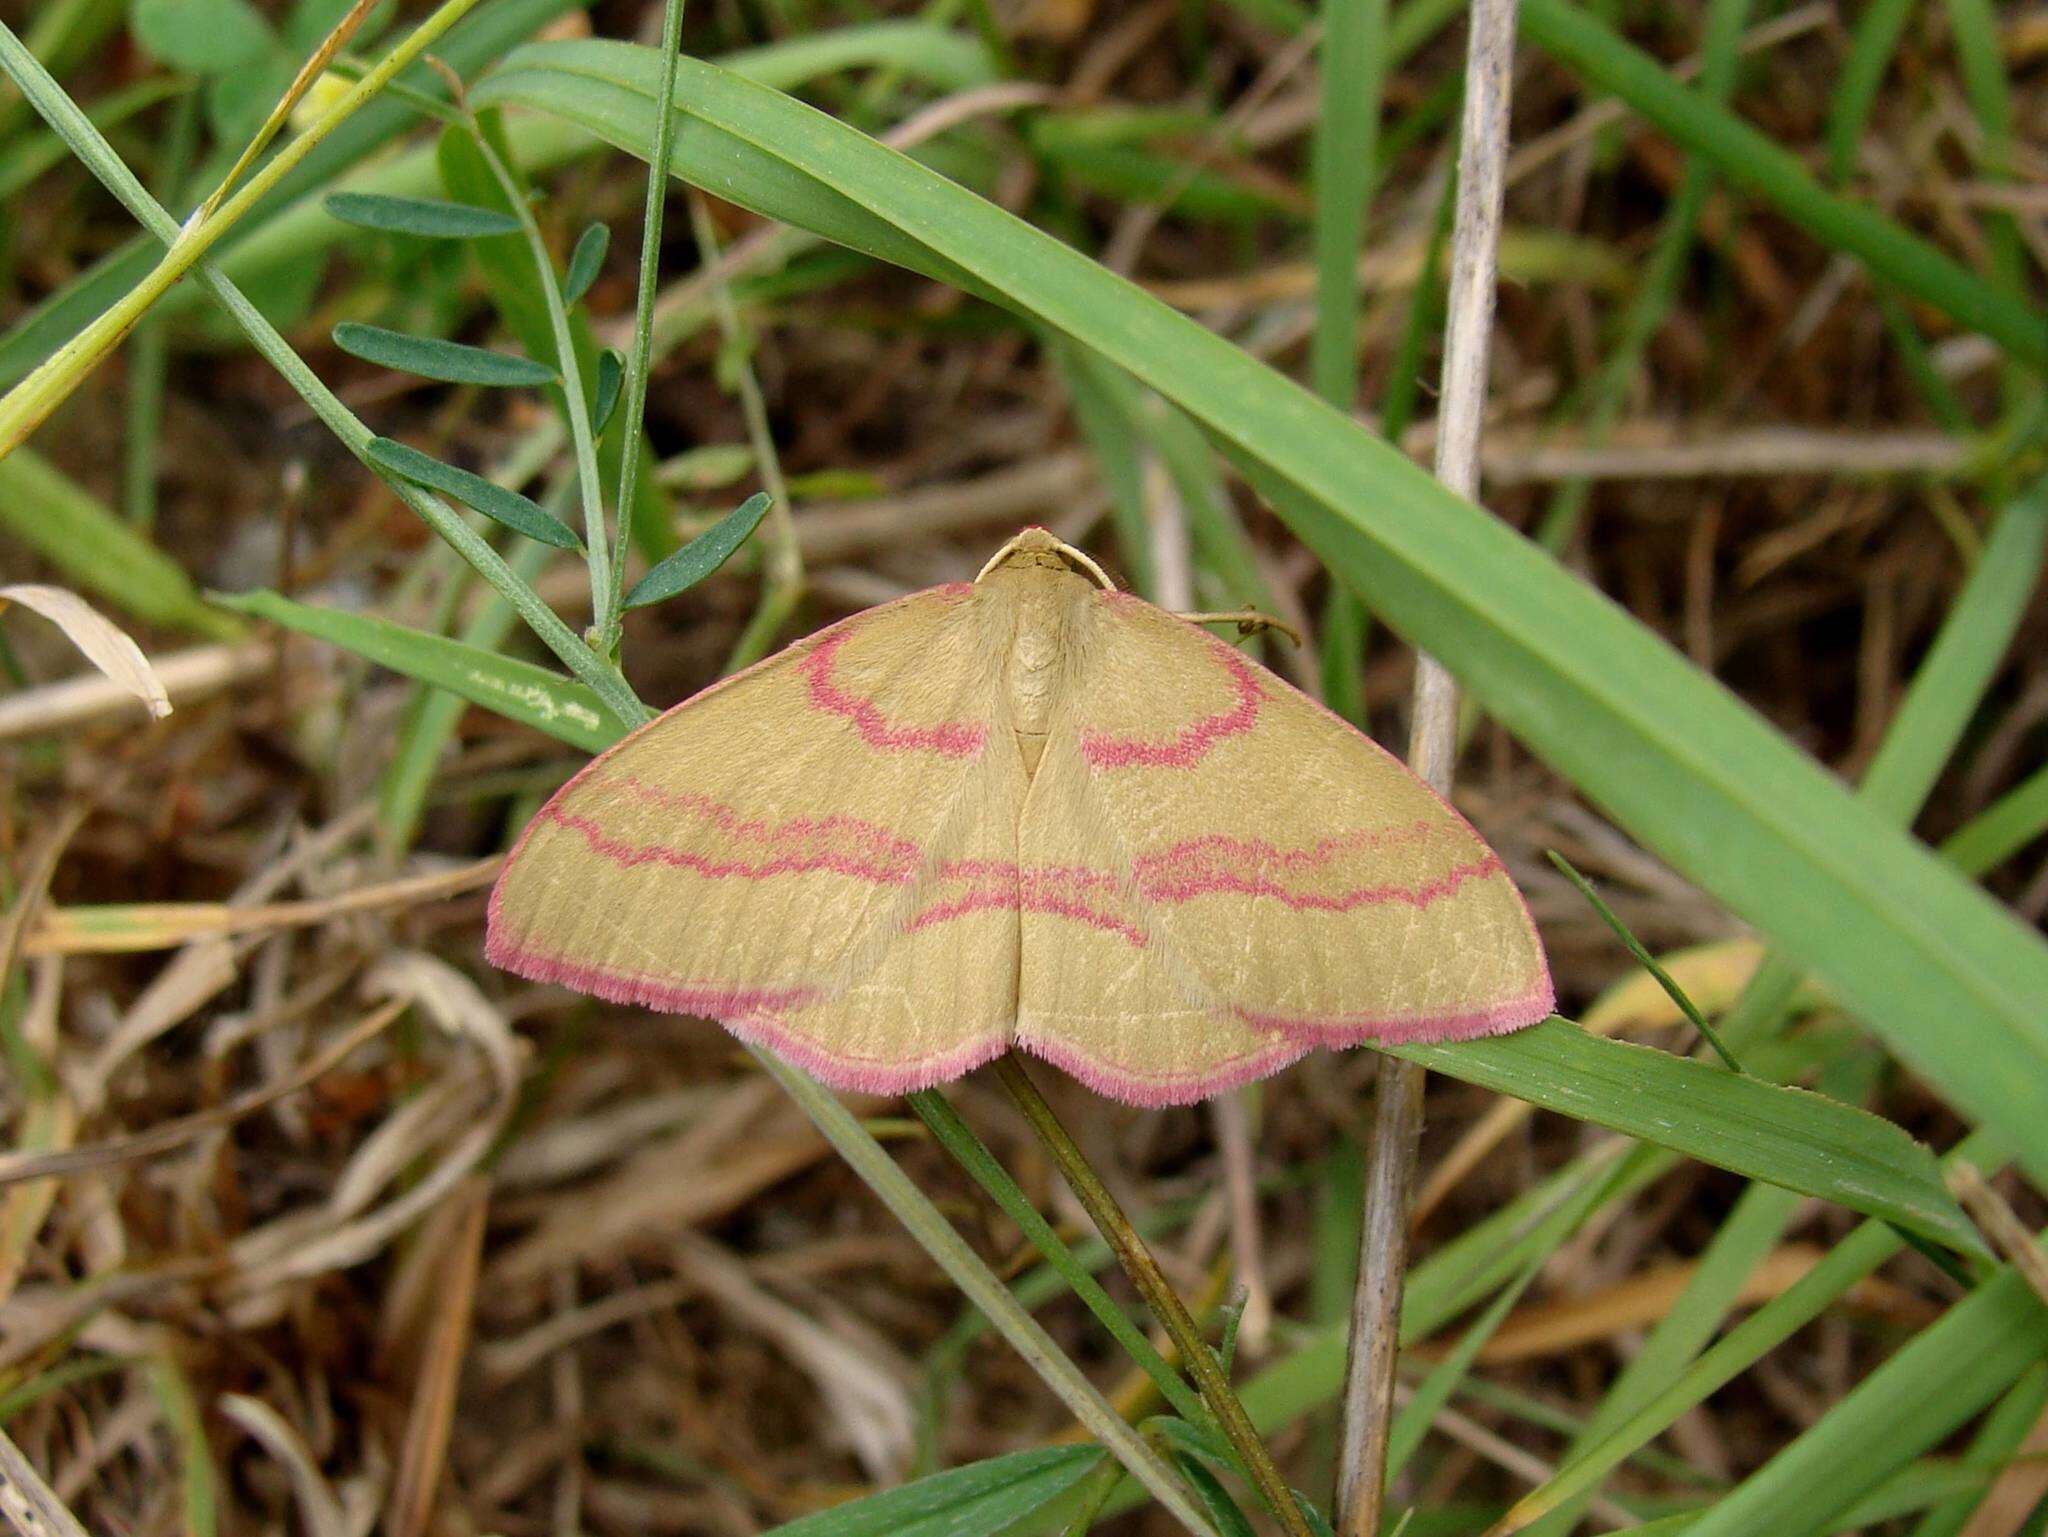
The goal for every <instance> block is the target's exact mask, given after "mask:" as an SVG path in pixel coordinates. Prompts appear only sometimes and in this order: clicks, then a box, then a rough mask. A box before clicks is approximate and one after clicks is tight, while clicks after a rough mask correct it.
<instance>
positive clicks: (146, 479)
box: [121, 92, 199, 529]
mask: <svg viewBox="0 0 2048 1537" xmlns="http://www.w3.org/2000/svg"><path fill="white" fill-rule="evenodd" d="M198 142H199V97H198V95H197V93H196V92H187V93H186V94H185V95H183V96H180V97H179V98H178V99H177V100H176V101H175V102H173V103H172V104H171V126H170V133H169V135H168V137H167V138H166V140H165V144H164V152H163V158H162V159H161V160H160V161H159V162H158V169H157V185H158V188H159V190H160V192H161V195H162V198H163V201H164V202H165V203H167V204H171V205H175V204H176V203H177V202H178V199H179V197H180V196H181V193H180V191H179V189H180V187H181V186H182V185H183V183H184V181H185V173H186V172H187V171H188V170H189V169H190V168H191V163H192V153H193V150H194V149H195V148H196V147H197V145H198ZM169 367H170V338H169V337H168V336H167V335H166V334H165V331H164V318H163V316H161V315H152V316H150V317H149V318H148V319H147V320H146V321H144V322H143V323H142V325H141V326H140V327H139V328H138V329H137V331H136V333H135V350H134V352H133V354H131V356H130V358H129V369H128V413H127V414H128V440H127V442H126V443H124V444H123V445H122V451H123V463H122V469H121V506H122V511H123V512H125V513H126V514H127V517H128V521H129V522H130V523H133V524H134V525H135V526H136V527H137V528H142V529H147V528H149V527H151V526H152V525H154V524H155V522H156V469H157V448H158V445H159V443H160V441H161V439H162V436H163V414H164V378H165V375H166V373H167V372H168V370H169Z"/></svg>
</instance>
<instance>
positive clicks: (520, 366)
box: [334, 320, 555, 388]
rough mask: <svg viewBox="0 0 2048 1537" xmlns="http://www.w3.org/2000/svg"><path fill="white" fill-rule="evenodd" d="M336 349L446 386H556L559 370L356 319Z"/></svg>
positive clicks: (337, 335)
mask: <svg viewBox="0 0 2048 1537" xmlns="http://www.w3.org/2000/svg"><path fill="white" fill-rule="evenodd" d="M334 345H335V346H337V347H339V348H340V349H341V350H342V351H343V352H346V353H348V354H349V355H350V356H351V357H358V358H361V359H362V360H363V361H364V362H366V363H378V364H381V365H382V366H384V367H385V368H395V369H397V370H398V371H399V372H400V373H407V374H417V375H419V377H421V378H422V379H434V380H438V381H439V382H440V383H442V384H485V385H493V386H499V387H507V388H515V387H517V386H520V385H534V384H553V383H554V382H555V371H554V370H553V369H552V368H550V367H548V366H547V365H546V364H545V363H536V362H534V360H533V359H532V358H522V357H515V356H513V355H512V354H511V353H509V352H493V351H491V350H490V349H489V348H488V347H472V346H470V345H469V343H467V342H451V341H445V340H443V339H442V338H440V337H438V336H410V335H408V334H407V333H405V332H404V331H390V330H386V329H385V328H384V327H383V326H371V325H364V324H363V323H362V322H360V321H356V320H344V321H343V322H342V323H341V324H340V325H338V326H336V327H335V328H334Z"/></svg>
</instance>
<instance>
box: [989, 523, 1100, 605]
mask: <svg viewBox="0 0 2048 1537" xmlns="http://www.w3.org/2000/svg"><path fill="white" fill-rule="evenodd" d="M1033 566H1038V567H1044V568H1047V569H1049V570H1053V571H1078V572H1081V573H1083V574H1084V575H1086V576H1088V577H1090V578H1092V579H1093V580H1094V581H1095V582H1097V583H1099V584H1100V585H1101V586H1102V587H1103V589H1104V590H1105V591H1109V592H1114V591H1116V583H1114V582H1112V581H1111V580H1110V579H1109V577H1108V575H1107V574H1105V573H1104V571H1103V569H1102V567H1100V566H1098V565H1097V564H1095V562H1094V561H1092V560H1090V559H1089V558H1088V556H1087V555H1085V554H1083V553H1082V552H1081V551H1080V550H1077V549H1075V548H1074V547H1073V546H1072V545H1071V544H1068V543H1067V542H1066V541H1065V540H1063V539H1059V538H1055V537H1054V536H1053V535H1052V534H1051V533H1049V532H1047V531H1046V530H1045V529H1042V528H1040V527H1038V526H1037V525H1036V524H1033V525H1032V526H1031V527H1029V528H1026V529H1023V530H1020V531H1019V532H1018V533H1017V534H1016V535H1015V536H1013V537H1012V538H1011V539H1010V541H1009V542H1008V543H1007V544H1005V545H1004V546H1003V547H1002V548H1001V549H1000V550H997V551H996V552H995V554H994V555H992V556H990V557H989V561H988V564H987V565H985V566H983V567H982V568H981V572H980V575H978V576H976V577H975V580H976V581H977V582H978V581H981V580H983V579H984V578H986V577H987V576H989V575H990V574H991V573H992V572H996V571H1001V570H1018V569H1028V568H1030V567H1033Z"/></svg>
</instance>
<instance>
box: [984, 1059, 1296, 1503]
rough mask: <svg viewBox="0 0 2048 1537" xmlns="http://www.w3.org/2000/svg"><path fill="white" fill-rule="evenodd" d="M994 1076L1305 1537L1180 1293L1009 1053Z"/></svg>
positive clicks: (1227, 1431)
mask: <svg viewBox="0 0 2048 1537" xmlns="http://www.w3.org/2000/svg"><path fill="white" fill-rule="evenodd" d="M995 1070H996V1076H997V1077H999V1078H1000V1079H1001V1080H1002V1083H1003V1087H1004V1088H1005V1089H1007V1090H1009V1093H1010V1097H1011V1098H1012V1099H1013V1100H1015V1101H1016V1102H1017V1108H1018V1109H1019V1110H1021V1111H1022V1112H1023V1113H1024V1119H1025V1120H1026V1121H1028V1122H1029V1123H1030V1125H1031V1129H1032V1131H1033V1132H1034V1133H1036V1134H1037V1137H1038V1140H1039V1141H1040V1142H1041V1143H1042V1144H1043V1145H1044V1147H1045V1150H1046V1152H1047V1153H1048V1154H1050V1155H1051V1157H1052V1160H1053V1162H1054V1163H1055V1164H1057V1165H1058V1166H1059V1171H1060V1174H1061V1175H1062V1176H1063V1177H1064V1178H1065V1179H1066V1182H1067V1185H1068V1188H1070V1189H1071V1190H1072V1191H1073V1192H1074V1195H1075V1196H1076V1197H1077V1198H1078V1199H1079V1200H1080V1202H1081V1205H1082V1206H1083V1207H1084V1208H1085V1209H1086V1210H1087V1212H1088V1215H1089V1217H1090V1218H1091V1219H1092V1220H1093V1221H1094V1223H1095V1226H1096V1227H1097V1228H1098V1229H1099V1230H1100V1231H1101V1233H1102V1237H1103V1239H1104V1241H1105V1242H1107V1243H1108V1245H1109V1246H1110V1248H1111V1249H1112V1250H1114V1251H1115V1253H1116V1257H1117V1262H1118V1263H1119V1264H1121V1265H1122V1266H1123V1267H1124V1274H1126V1275H1128V1276H1129V1277H1130V1278H1131V1284H1132V1285H1133V1286H1135V1287H1137V1289H1138V1294H1139V1295H1140V1296H1142V1297H1143V1298H1144V1299H1145V1303H1146V1306H1148V1307H1150V1308H1151V1309H1152V1314H1153V1316H1154V1317H1155V1318H1157V1319H1158V1320H1159V1322H1160V1323H1161V1324H1162V1325H1164V1326H1165V1328H1166V1333H1167V1336H1168V1337H1169V1338H1170V1339H1172V1341H1173V1343H1174V1345H1175V1347H1176V1348H1177V1349H1178V1350H1179V1351H1180V1355H1181V1360H1182V1361H1184V1362H1185V1363H1186V1364H1187V1369H1188V1373H1189V1375H1191V1376H1192V1377H1193V1378H1194V1379H1195V1386H1196V1387H1197V1388H1199V1389H1200V1390H1201V1393H1202V1400H1203V1402H1204V1403H1206V1404H1208V1406H1209V1412H1210V1413H1212V1414H1213V1415H1215V1417H1216V1425H1217V1428H1218V1429H1219V1430H1221V1431H1222V1432H1223V1436H1224V1439H1225V1440H1227V1441H1228V1442H1229V1443H1230V1445H1231V1447H1232V1448H1233V1449H1234V1450H1235V1451H1236V1452H1237V1455H1238V1458H1239V1459H1240V1461H1241V1462H1242V1463H1243V1465H1244V1469H1245V1472H1246V1474H1247V1475H1248V1476H1249V1477H1250V1479H1251V1481H1252V1484H1253V1486H1254V1487H1255V1488H1257V1489H1258V1491H1259V1493H1260V1494H1261V1495H1262V1496H1263V1497H1264V1498H1265V1501H1266V1503H1267V1504H1268V1505H1270V1506H1271V1507H1272V1509H1273V1513H1274V1514H1275V1515H1276V1516H1278V1517H1279V1518H1280V1524H1281V1525H1282V1526H1284V1527H1285V1528H1286V1529H1287V1532H1288V1534H1289V1537H1311V1534H1310V1531H1309V1526H1308V1521H1307V1519H1306V1518H1305V1517H1304V1516H1303V1515H1302V1513H1301V1507H1300V1505H1299V1504H1297V1503H1296V1501H1295V1497H1294V1491H1293V1490H1292V1489H1290V1488H1288V1486H1287V1480H1286V1479H1284V1478H1282V1477H1281V1476H1280V1470H1279V1469H1278V1468H1277V1467H1275V1466H1274V1465H1273V1456H1272V1453H1270V1452H1269V1451H1267V1450H1266V1443H1265V1442H1264V1441H1262V1440H1260V1439H1259V1432H1258V1430H1257V1428H1256V1427H1255V1426H1254V1425H1253V1424H1252V1421H1251V1416H1250V1415H1248V1414H1246V1413H1245V1412H1244V1405H1243V1404H1241V1403H1240V1402H1238V1397H1237V1392H1236V1390H1235V1389H1234V1388H1232V1387H1231V1385H1230V1379H1229V1378H1228V1377H1227V1376H1225V1375H1224V1372H1223V1366H1222V1363H1221V1362H1219V1361H1218V1360H1217V1359H1216V1353H1215V1352H1214V1351H1212V1350H1211V1349H1210V1348H1209V1342H1208V1341H1207V1340H1205V1339H1203V1338H1202V1332H1201V1330H1200V1329H1199V1328H1198V1327H1197V1326H1196V1324H1195V1320H1194V1318H1193V1317H1192V1316H1191V1315H1190V1314H1189V1313H1188V1310H1187V1304H1186V1303H1184V1302H1182V1301H1181V1300H1180V1294H1179V1293H1178V1292H1176V1291H1175V1290H1174V1289H1173V1286H1172V1283H1170V1282H1169V1281H1168V1280H1167V1279H1166V1274H1165V1272H1164V1271H1162V1270H1161V1269H1160V1268H1159V1261H1158V1260H1157V1259H1155V1258H1153V1255H1152V1250H1151V1249H1150V1248H1149V1247H1148V1246H1147V1245H1146V1243H1145V1240H1144V1239H1143V1238H1142V1237H1141V1236H1140V1235H1139V1233H1138V1230H1137V1229H1136V1228H1135V1227H1133V1226H1132V1225H1131V1219H1130V1218H1129V1217H1127V1216H1125V1215H1124V1210H1123V1208H1122V1207H1121V1206H1119V1205H1118V1204H1117V1200H1116V1197H1115V1196H1113V1195H1111V1194H1110V1193H1109V1187H1108V1186H1107V1185H1105V1184H1103V1182H1102V1177H1101V1176H1100V1175H1099V1174H1097V1173H1096V1172H1095V1169H1094V1167H1093V1166H1092V1165H1091V1164H1090V1163H1089V1162H1088V1158H1087V1155H1086V1154H1084V1153H1083V1152H1082V1151H1081V1148H1080V1145H1079V1144H1078V1143H1076V1142H1075V1141H1074V1139H1073V1137H1072V1135H1071V1134H1069V1132H1068V1131H1067V1129H1066V1127H1065V1126H1063V1125H1061V1124H1060V1119H1059V1117H1058V1116H1057V1115H1055V1114H1053V1109H1052V1106H1051V1105H1049V1104H1047V1103H1046V1102H1045V1096H1044V1095H1043V1094H1040V1093H1039V1092H1038V1085H1037V1084H1035V1083H1033V1082H1032V1081H1031V1075H1030V1074H1029V1073H1028V1072H1026V1071H1025V1070H1024V1064H1023V1063H1022V1062H1020V1061H1018V1060H1017V1055H1016V1053H1015V1052H1011V1053H1008V1054H1006V1055H1004V1056H1001V1057H998V1058H996V1063H995Z"/></svg>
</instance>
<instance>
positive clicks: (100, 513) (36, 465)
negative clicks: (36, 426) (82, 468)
mask: <svg viewBox="0 0 2048 1537" xmlns="http://www.w3.org/2000/svg"><path fill="white" fill-rule="evenodd" d="M0 529H5V530H6V531H7V532H8V533H9V534H10V535H12V536H13V537H14V538H16V539H19V540H20V541H21V542H22V543H23V544H26V545H27V546H28V547H29V548H30V549H32V550H35V551H36V552H37V553H38V554H40V555H41V556H42V557H43V558H44V559H45V560H47V561H49V562H50V564H52V565H53V566H55V567H56V568H57V569H58V570H60V571H62V572H63V573H64V575H65V578H66V580H67V581H69V582H70V583H72V584H73V585H75V586H78V587H81V588H85V589H87V590H89V591H91V592H94V593H97V594H98V595H99V596H100V597H102V598H104V599H106V600H107V602H109V603H111V604H113V605H114V606H115V607H117V608H119V609H121V610H122V611H123V612H125V613H129V614H133V615H134V616H135V617H136V618H138V619H147V620H152V621H154V622H155V623H158V624H168V625H176V626H177V627H178V628H180V629H184V630H192V631H196V632H198V633H199V634H202V635H214V636H221V635H231V634H233V633H234V632H235V631H236V630H237V629H239V628H240V626H238V625H237V624H236V623H235V622H234V621H233V620H231V619H229V618H228V617H227V616H226V615H225V614H222V613H220V612H219V611H218V610H216V609H213V608H210V607H208V606H207V605H206V604H205V603H203V602H201V601H200V598H199V594H198V592H197V591H196V590H194V588H193V586H192V579H191V578H190V577H188V576H187V575H186V574H185V570H184V568H183V567H182V566H180V565H179V564H178V563H177V562H176V561H174V560H172V559H171V558H170V556H168V555H166V554H164V553H163V551H161V550H159V549H158V548H157V547H156V546H155V545H154V544H151V543H150V541H149V536H148V535H146V534H143V533H140V532H138V531H137V530H136V528H135V527H134V525H132V524H130V523H127V522H125V521H123V520H122V519H121V518H120V517H119V516H118V515H117V514H116V513H115V512H114V511H113V510H112V509H111V508H109V507H107V506H105V505H104V504H102V503H101V502H100V501H99V500H98V498H96V497H94V496H93V495H92V493H91V492H89V491H87V490H86V489H85V487H83V486H81V485H79V484H78V482H77V481H75V480H72V479H71V478H70V477H69V476H67V475H65V474H64V473H63V472H62V471H60V470H58V469H57V467H56V466H55V465H53V464H51V463H50V461H49V460H47V459H45V458H43V457H42V456H41V455H40V454H38V453H37V452H36V451H35V450H34V449H33V448H30V447H29V446H28V445H27V444H23V445H22V446H21V447H19V448H17V449H15V450H14V452H13V453H11V454H7V455H5V456H4V457H0Z"/></svg>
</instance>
